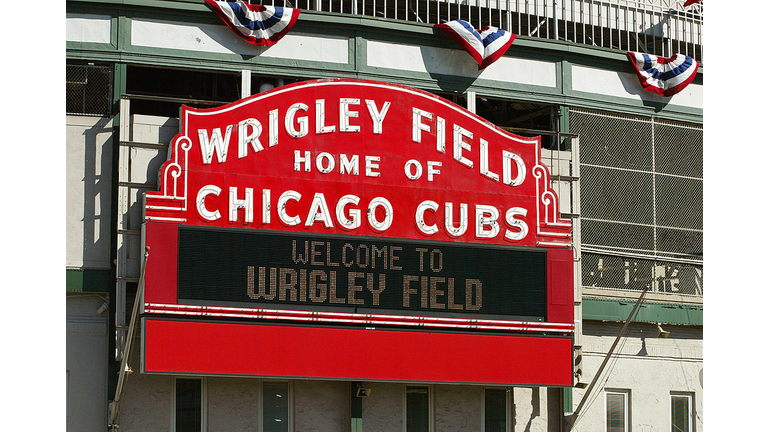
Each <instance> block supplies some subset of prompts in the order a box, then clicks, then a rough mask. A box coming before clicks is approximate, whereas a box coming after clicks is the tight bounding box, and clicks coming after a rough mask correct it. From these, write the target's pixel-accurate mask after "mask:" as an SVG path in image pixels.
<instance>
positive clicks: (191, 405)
mask: <svg viewBox="0 0 768 432" xmlns="http://www.w3.org/2000/svg"><path fill="white" fill-rule="evenodd" d="M173 390H174V397H173V402H174V409H173V413H174V420H173V424H174V427H175V429H174V430H175V432H203V431H205V421H204V417H203V414H204V411H203V407H204V396H205V392H204V387H203V380H202V379H199V378H176V379H175V383H174V389H173Z"/></svg>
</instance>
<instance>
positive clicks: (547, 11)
mask: <svg viewBox="0 0 768 432" xmlns="http://www.w3.org/2000/svg"><path fill="white" fill-rule="evenodd" d="M683 3H684V0H266V1H263V2H261V4H265V5H268V4H272V5H276V6H283V5H285V6H292V7H296V8H299V9H305V10H313V11H318V12H330V13H341V14H351V15H361V16H368V17H376V18H384V19H394V20H404V21H411V22H418V23H425V24H437V23H441V22H447V21H450V20H453V19H462V20H464V21H467V22H469V23H470V24H472V25H473V26H474V27H475V28H476V29H482V28H483V27H485V26H494V27H499V28H503V29H505V30H508V31H511V32H512V33H515V34H517V35H518V36H528V37H534V38H542V39H550V40H560V41H566V42H573V43H578V44H585V45H589V46H596V47H602V48H611V49H616V50H621V51H641V52H644V53H648V54H655V55H661V56H665V57H668V56H671V55H672V54H673V53H680V54H685V55H689V56H691V57H693V58H694V59H696V60H698V61H699V62H700V63H703V28H704V25H703V24H704V15H703V9H704V7H703V5H702V3H701V2H699V3H696V4H694V5H692V6H688V7H683Z"/></svg>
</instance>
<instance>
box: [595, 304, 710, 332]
mask: <svg viewBox="0 0 768 432" xmlns="http://www.w3.org/2000/svg"><path fill="white" fill-rule="evenodd" d="M634 305H635V301H633V300H631V299H627V300H617V299H598V298H583V299H582V306H581V317H582V319H584V320H600V321H625V320H626V319H627V316H628V315H629V313H630V312H631V311H632V307H634ZM633 321H635V322H646V323H667V324H678V325H698V326H701V325H704V306H702V305H692V304H684V303H657V302H647V301H646V302H643V304H641V305H640V308H639V309H638V311H637V313H636V314H635V317H634V318H633Z"/></svg>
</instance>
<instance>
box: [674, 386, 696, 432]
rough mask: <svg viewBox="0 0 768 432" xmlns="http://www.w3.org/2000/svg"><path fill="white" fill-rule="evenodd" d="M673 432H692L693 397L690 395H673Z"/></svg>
mask: <svg viewBox="0 0 768 432" xmlns="http://www.w3.org/2000/svg"><path fill="white" fill-rule="evenodd" d="M671 396H672V398H671V399H672V406H671V422H672V426H671V431H672V432H691V431H692V430H693V427H692V426H691V425H692V424H693V395H692V394H690V393H672V395H671Z"/></svg>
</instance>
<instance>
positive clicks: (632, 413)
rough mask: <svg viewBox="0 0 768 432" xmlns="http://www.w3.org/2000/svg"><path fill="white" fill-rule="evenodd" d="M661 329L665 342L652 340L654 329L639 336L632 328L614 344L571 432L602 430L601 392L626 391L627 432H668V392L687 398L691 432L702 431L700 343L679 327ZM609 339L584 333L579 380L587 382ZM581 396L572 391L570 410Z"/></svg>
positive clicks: (656, 339)
mask: <svg viewBox="0 0 768 432" xmlns="http://www.w3.org/2000/svg"><path fill="white" fill-rule="evenodd" d="M607 326H608V324H606V325H605V327H607ZM641 329H642V328H641ZM665 330H671V334H670V336H669V337H667V338H659V337H657V332H656V331H655V328H654V329H653V331H651V329H650V328H645V329H644V331H642V332H641V331H638V330H637V329H635V330H634V331H632V332H631V334H630V336H628V337H626V338H625V339H622V340H621V341H620V342H619V344H618V345H617V348H616V350H615V354H614V355H613V356H612V357H611V359H610V360H609V362H608V363H607V364H606V367H605V371H604V372H603V374H602V376H601V378H599V384H600V387H598V389H596V390H595V391H593V393H592V395H591V396H590V399H589V401H587V402H586V403H585V408H583V409H582V411H583V415H582V416H581V418H580V419H579V420H578V421H577V424H576V428H575V430H576V431H579V432H583V431H594V430H604V429H605V415H606V410H605V391H604V390H605V389H614V390H629V422H630V424H631V429H630V430H632V431H633V432H651V431H664V430H669V429H670V408H671V394H672V393H683V394H691V395H693V405H694V407H695V410H694V421H695V427H694V429H692V430H696V431H702V430H703V418H702V416H701V413H702V412H703V411H702V409H703V408H702V393H703V370H704V362H703V341H702V339H701V338H699V337H695V335H694V334H691V333H690V332H689V331H687V329H684V328H680V329H677V330H676V329H675V328H674V327H665ZM586 331H590V330H589V329H587V330H586ZM604 333H605V334H610V333H611V330H610V329H608V328H606V329H605V332H604ZM676 334H677V335H676ZM614 340H615V336H595V335H589V334H585V335H584V338H583V342H584V348H583V370H584V373H585V377H584V381H586V382H592V381H593V379H594V378H593V377H594V374H595V372H596V371H597V370H598V368H599V367H600V364H601V363H602V362H603V359H604V358H605V355H606V353H607V352H608V350H609V349H610V346H611V344H612V343H613V341H614ZM598 390H599V391H598ZM584 393H585V390H581V389H575V390H574V406H577V405H578V404H579V402H580V400H581V398H582V397H583V395H584Z"/></svg>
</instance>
